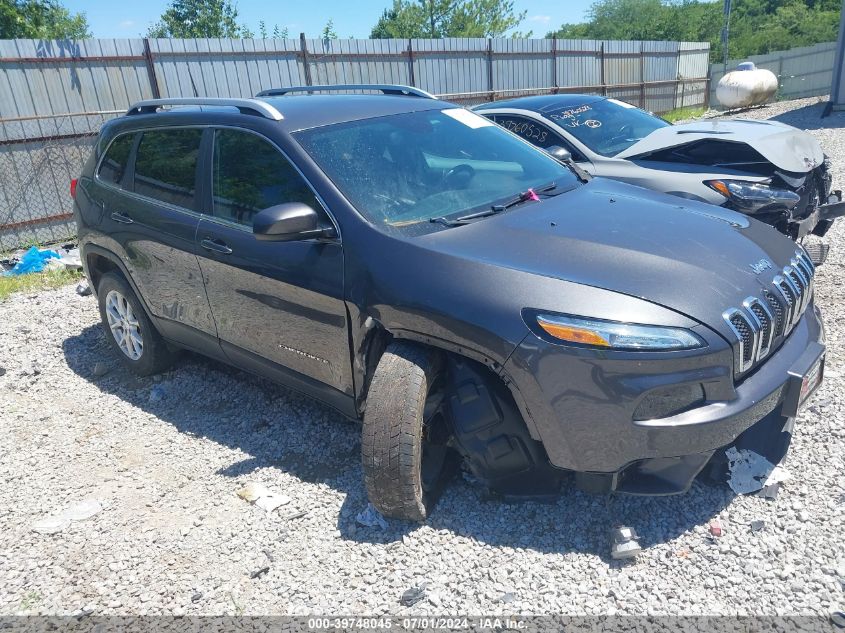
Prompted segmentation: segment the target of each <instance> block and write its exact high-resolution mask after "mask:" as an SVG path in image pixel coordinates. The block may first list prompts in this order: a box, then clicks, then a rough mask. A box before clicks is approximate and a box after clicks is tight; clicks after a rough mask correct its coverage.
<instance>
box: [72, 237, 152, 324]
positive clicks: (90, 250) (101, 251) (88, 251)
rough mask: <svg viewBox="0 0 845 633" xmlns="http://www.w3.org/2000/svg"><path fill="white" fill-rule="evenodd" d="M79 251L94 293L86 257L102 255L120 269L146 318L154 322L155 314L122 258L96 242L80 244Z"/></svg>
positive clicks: (94, 288) (94, 287)
mask: <svg viewBox="0 0 845 633" xmlns="http://www.w3.org/2000/svg"><path fill="white" fill-rule="evenodd" d="M79 250H80V253H81V255H82V257H81V259H82V266H83V268H84V270H85V276H86V277H87V278H88V281H89V282H90V283H91V287H92V289H93V290H94V294H95V295H96V292H97V289H96V286H95V285H94V284H93V282H92V279H91V272H90V270H89V269H88V258H89V256H91V255H98V256H99V257H103V258H104V259H107V260H109V261H110V262H111V263H112V264H114V266H115V267H116V268H117V269H118V270H119V271H120V274H121V275H123V277H124V279H126V283H128V284H129V287H130V288H132V292H134V293H135V296H136V297H137V299H138V302H139V303H140V304H141V307H142V308H144V312H145V313H146V315H147V318H148V319H150V321H151V322H153V323H156V322H157V320H158V319H157V318H156V317H155V315H154V314H153V313H152V312H151V311H150V308H149V306H148V305H147V301H146V299H144V296H143V295H142V294H141V292H140V291H139V290H138V286H137V285H136V284H135V280H134V279H132V275H131V274H130V273H129V269H128V268H127V267H126V265H125V264H124V263H123V260H121V259H120V257H119V256H118V255H117V254H115V253H114V252H112V251H110V250H108V249H106V248H103V247H102V246H98V245H96V244H84V245H82V246H80V249H79Z"/></svg>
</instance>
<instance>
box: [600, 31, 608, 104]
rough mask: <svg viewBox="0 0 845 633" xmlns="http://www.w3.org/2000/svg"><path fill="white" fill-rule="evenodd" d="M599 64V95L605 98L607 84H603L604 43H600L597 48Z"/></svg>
mask: <svg viewBox="0 0 845 633" xmlns="http://www.w3.org/2000/svg"><path fill="white" fill-rule="evenodd" d="M599 63H600V64H601V66H600V68H599V83H600V84H601V93H602V94H603V95H604V96H607V84H606V83H605V82H604V42H602V43H601V46H600V47H599Z"/></svg>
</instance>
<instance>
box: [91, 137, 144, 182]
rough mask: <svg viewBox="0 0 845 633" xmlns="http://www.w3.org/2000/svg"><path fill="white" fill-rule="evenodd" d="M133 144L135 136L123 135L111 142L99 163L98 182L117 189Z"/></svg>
mask: <svg viewBox="0 0 845 633" xmlns="http://www.w3.org/2000/svg"><path fill="white" fill-rule="evenodd" d="M134 142H135V134H123V135H121V136H118V137H117V138H116V139H114V140H113V141H112V142H111V145H109V148H108V150H107V151H106V155H105V156H104V157H103V162H102V163H100V170H99V171H98V172H97V177H98V178H99V179H100V180H102V181H103V182H107V183H109V184H110V185H117V186H118V187H119V186H120V185H121V182H122V181H123V175H124V174H125V173H126V165H127V163H128V162H129V154H130V153H131V152H132V144H133V143H134Z"/></svg>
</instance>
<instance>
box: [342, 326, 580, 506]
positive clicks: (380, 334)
mask: <svg viewBox="0 0 845 633" xmlns="http://www.w3.org/2000/svg"><path fill="white" fill-rule="evenodd" d="M396 339H405V340H412V341H413V342H414V343H415V344H416V345H421V346H425V347H429V348H433V349H437V350H438V351H439V352H440V353H441V354H442V355H443V360H444V367H445V374H446V376H445V380H446V382H445V394H444V409H445V413H446V417H447V419H448V423H449V430H450V434H451V439H450V441H449V443H450V445H451V446H452V448H454V449H455V450H457V452H458V453H459V454H460V455H461V456H462V457H463V458H464V460H465V462H466V464H467V466H468V467H469V469H470V470H471V471H472V472H473V474H474V475H475V476H476V477H477V478H478V479H479V480H481V482H482V483H483V484H484V485H486V486H488V487H489V488H491V489H495V490H497V491H499V492H500V493H502V494H505V495H521V494H523V491H525V490H528V489H530V490H532V493H533V494H539V495H541V496H543V495H551V494H554V493H555V492H556V490H557V487H558V486H559V485H560V481H561V479H562V477H563V476H564V474H563V471H560V470H558V469H556V468H554V467H552V466H551V464H550V462H549V459H548V455H547V454H546V450H545V448H544V447H543V445H542V442H540V441H538V440H537V439H535V438H533V437H532V435H531V433H530V431H529V428H528V425H527V424H526V421H525V419H524V418H523V415H522V413H521V412H520V408H519V407H518V406H517V403H516V401H515V399H514V395H513V393H512V392H511V389H510V387H509V386H508V385H507V383H506V382H505V381H504V380H503V379H502V377H501V376H500V375H499V374H498V373H497V371H495V369H496V368H498V364H497V363H495V362H494V361H491V360H490V359H489V358H485V357H483V355H482V356H480V357H479V358H472V357H470V356H469V355H468V354H465V353H462V352H465V351H467V350H465V349H464V348H460V347H456V348H455V349H450V346H447V345H438V344H437V343H438V342H439V341H437V340H435V339H430V338H427V337H422V336H420V337H418V336H416V335H409V334H408V333H405V332H402V333H393V332H390V331H388V330H387V329H385V328H383V327H382V326H381V324H375V323H373V324H372V325H371V327H370V331H369V332H368V333H367V336H366V337H365V339H364V341H365V342H364V345H363V346H362V349H361V350H360V354H358V355H357V358H356V363H360V364H361V366H362V367H366V373H365V374H364V376H363V380H364V382H363V385H364V389H363V390H362V391H361V393H362V396H361V398H360V400H359V403H358V409H359V412H360V413H361V415H363V412H364V410H365V409H366V394H367V391H368V390H369V387H370V382H371V380H372V377H373V374H374V372H375V368H376V367H377V366H378V363H379V360H380V359H381V356H382V354H383V353H384V350H385V348H386V347H387V345H388V344H389V343H390V342H391V341H394V340H396Z"/></svg>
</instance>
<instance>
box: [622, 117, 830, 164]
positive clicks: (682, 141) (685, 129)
mask: <svg viewBox="0 0 845 633" xmlns="http://www.w3.org/2000/svg"><path fill="white" fill-rule="evenodd" d="M703 139H711V140H719V141H723V142H725V143H745V144H747V145H749V146H751V147H752V148H753V149H755V150H756V151H757V152H758V153H759V154H761V155H762V156H763V157H764V158H765V159H766V160H768V161H769V162H770V163H772V164H773V165H774V166H775V167H777V168H778V169H783V170H785V171H789V172H795V173H806V172H808V171H810V170H812V169H814V168H815V167H817V166H818V165H821V164H822V162H823V161H824V152H823V151H822V148H821V145H819V142H818V141H817V140H816V139H815V138H813V137H812V136H811V135H810V134H808V133H807V132H804V131H803V130H799V129H797V128H794V127H792V126H791V125H786V124H784V123H778V122H777V121H743V120H741V121H732V120H727V121H725V120H720V121H716V120H713V121H700V122H696V123H684V124H682V125H670V126H668V127H663V128H659V129H657V130H655V131H654V132H652V133H651V134H649V135H648V136H646V137H645V138H643V139H641V140H639V141H637V142H636V143H634V144H633V145H632V146H631V147H629V148H628V149H626V150H625V151H624V152H621V153H620V154H618V155H617V156H616V158H636V157H639V156H642V155H643V154H651V153H652V152H655V151H658V150H662V149H667V148H671V147H678V146H680V145H686V144H688V143H693V142H695V141H700V140H703Z"/></svg>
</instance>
